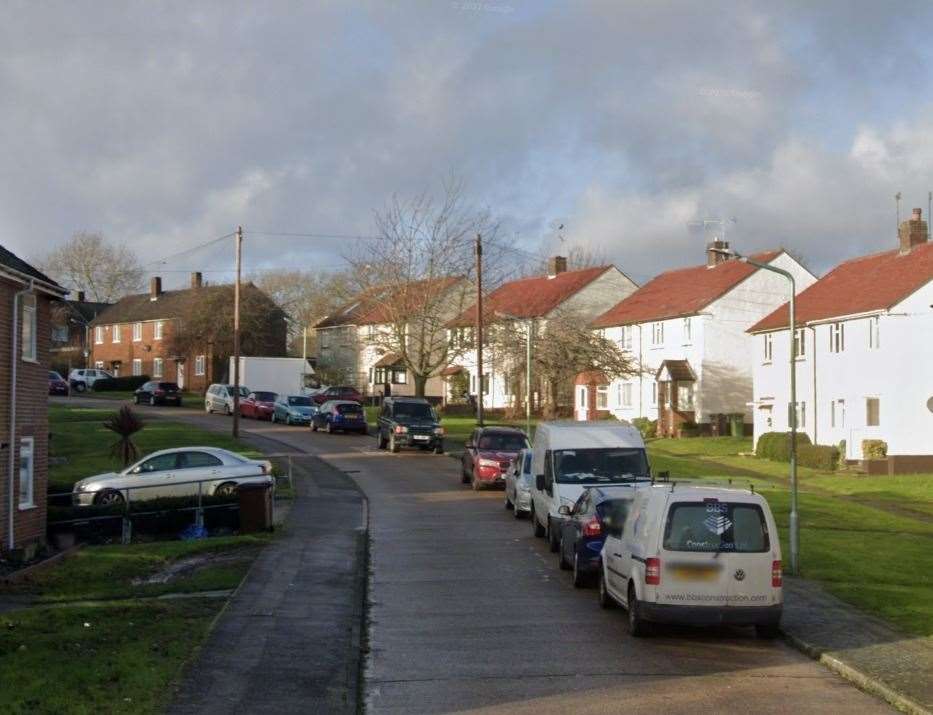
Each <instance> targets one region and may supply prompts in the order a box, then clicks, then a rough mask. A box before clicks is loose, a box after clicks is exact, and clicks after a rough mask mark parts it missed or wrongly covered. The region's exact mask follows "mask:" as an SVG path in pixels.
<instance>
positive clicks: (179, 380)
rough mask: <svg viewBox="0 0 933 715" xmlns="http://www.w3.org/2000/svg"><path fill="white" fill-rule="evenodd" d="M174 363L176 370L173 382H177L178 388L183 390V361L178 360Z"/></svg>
mask: <svg viewBox="0 0 933 715" xmlns="http://www.w3.org/2000/svg"><path fill="white" fill-rule="evenodd" d="M175 365H176V370H177V371H178V375H177V379H176V380H175V382H177V383H178V389H179V390H184V389H185V363H183V362H179V363H175Z"/></svg>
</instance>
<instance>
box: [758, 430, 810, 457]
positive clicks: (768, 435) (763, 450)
mask: <svg viewBox="0 0 933 715" xmlns="http://www.w3.org/2000/svg"><path fill="white" fill-rule="evenodd" d="M805 444H806V445H809V444H812V443H811V442H810V437H809V436H807V434H806V433H805V432H798V433H797V454H798V456H799V455H800V447H802V446H803V445H805ZM755 456H757V457H761V458H762V459H772V460H774V461H775V462H789V461H790V432H765V433H764V434H763V435H761V437H759V438H758V443H757V444H756V445H755Z"/></svg>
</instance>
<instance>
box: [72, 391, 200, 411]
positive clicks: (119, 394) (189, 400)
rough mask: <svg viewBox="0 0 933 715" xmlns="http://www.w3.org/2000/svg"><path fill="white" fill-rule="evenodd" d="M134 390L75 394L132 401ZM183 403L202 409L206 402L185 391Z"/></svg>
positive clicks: (81, 396)
mask: <svg viewBox="0 0 933 715" xmlns="http://www.w3.org/2000/svg"><path fill="white" fill-rule="evenodd" d="M133 394H134V392H133V390H113V391H110V390H104V391H103V392H95V391H94V390H91V391H89V392H84V393H82V394H80V395H78V393H74V395H73V396H74V397H75V399H82V398H84V397H93V398H94V399H95V400H117V401H119V400H132V399H133ZM181 401H182V405H183V406H187V407H195V406H197V407H200V406H201V405H202V403H203V402H204V395H202V394H201V393H200V392H187V391H185V390H183V391H182V393H181Z"/></svg>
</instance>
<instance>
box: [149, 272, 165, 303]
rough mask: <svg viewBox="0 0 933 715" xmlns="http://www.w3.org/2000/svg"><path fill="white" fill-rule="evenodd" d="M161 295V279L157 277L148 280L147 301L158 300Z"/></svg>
mask: <svg viewBox="0 0 933 715" xmlns="http://www.w3.org/2000/svg"><path fill="white" fill-rule="evenodd" d="M160 295H162V279H161V278H160V277H159V276H153V277H152V278H150V279H149V300H158V299H159V296H160Z"/></svg>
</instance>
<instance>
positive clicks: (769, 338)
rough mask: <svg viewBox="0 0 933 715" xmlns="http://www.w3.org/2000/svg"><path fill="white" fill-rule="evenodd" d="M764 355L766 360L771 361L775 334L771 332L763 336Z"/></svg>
mask: <svg viewBox="0 0 933 715" xmlns="http://www.w3.org/2000/svg"><path fill="white" fill-rule="evenodd" d="M761 344H762V357H763V358H764V361H765V362H771V356H772V355H773V354H774V336H773V335H772V334H771V333H765V334H764V335H762V336H761Z"/></svg>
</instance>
